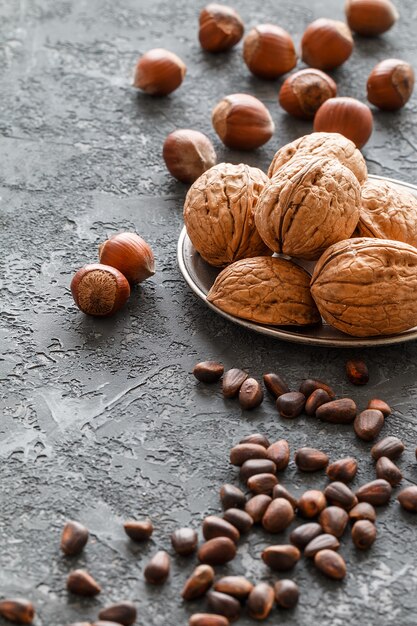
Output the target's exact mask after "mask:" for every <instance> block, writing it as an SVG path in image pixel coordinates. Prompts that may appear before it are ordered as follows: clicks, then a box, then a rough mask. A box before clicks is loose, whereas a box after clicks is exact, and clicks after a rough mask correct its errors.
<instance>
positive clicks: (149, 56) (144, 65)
mask: <svg viewBox="0 0 417 626" xmlns="http://www.w3.org/2000/svg"><path fill="white" fill-rule="evenodd" d="M186 71H187V68H186V66H185V63H183V61H182V60H181V59H180V58H179V57H178V56H177V55H176V54H174V53H173V52H170V51H169V50H165V49H164V48H153V49H152V50H149V51H148V52H146V53H145V54H144V55H143V56H141V57H140V59H139V61H138V62H137V64H136V68H135V76H134V80H133V86H134V87H136V88H137V89H142V91H145V92H146V93H147V94H149V95H151V96H167V95H168V94H170V93H171V92H172V91H175V89H177V88H178V87H179V86H180V85H181V83H182V81H183V80H184V76H185V74H186Z"/></svg>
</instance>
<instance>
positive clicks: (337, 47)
mask: <svg viewBox="0 0 417 626" xmlns="http://www.w3.org/2000/svg"><path fill="white" fill-rule="evenodd" d="M352 51H353V37H352V33H351V32H350V30H349V27H348V26H347V25H346V24H345V23H344V22H339V21H338V20H329V19H327V18H319V19H318V20H315V21H314V22H312V23H311V24H310V25H309V26H307V28H306V30H305V31H304V34H303V37H302V39H301V55H302V59H303V61H304V63H306V64H307V65H310V66H311V67H316V68H317V69H319V70H331V69H333V68H335V67H339V65H342V63H344V62H345V61H347V59H348V58H349V57H350V55H351V54H352Z"/></svg>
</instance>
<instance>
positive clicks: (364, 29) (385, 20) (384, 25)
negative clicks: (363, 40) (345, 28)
mask: <svg viewBox="0 0 417 626" xmlns="http://www.w3.org/2000/svg"><path fill="white" fill-rule="evenodd" d="M345 13H346V19H347V22H348V24H349V27H350V28H351V30H353V31H354V32H355V33H357V34H358V35H363V36H365V37H375V36H377V35H382V33H385V32H386V31H387V30H389V29H390V28H391V27H392V26H393V25H394V24H395V22H396V21H397V20H398V18H399V15H398V11H397V9H396V8H395V6H394V5H393V4H392V2H390V0H347V1H346V5H345Z"/></svg>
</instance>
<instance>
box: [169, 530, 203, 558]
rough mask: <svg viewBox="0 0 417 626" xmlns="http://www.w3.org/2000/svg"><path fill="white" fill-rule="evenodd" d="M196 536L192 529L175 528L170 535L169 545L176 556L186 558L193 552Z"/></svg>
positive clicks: (196, 540) (195, 546)
mask: <svg viewBox="0 0 417 626" xmlns="http://www.w3.org/2000/svg"><path fill="white" fill-rule="evenodd" d="M197 543H198V536H197V533H196V531H195V530H194V529H193V528H177V530H174V532H173V533H172V535H171V544H172V547H173V548H174V550H175V552H176V553H177V554H181V555H182V556H188V555H189V554H192V553H193V552H195V549H196V548H197Z"/></svg>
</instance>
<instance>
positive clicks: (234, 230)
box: [184, 163, 271, 267]
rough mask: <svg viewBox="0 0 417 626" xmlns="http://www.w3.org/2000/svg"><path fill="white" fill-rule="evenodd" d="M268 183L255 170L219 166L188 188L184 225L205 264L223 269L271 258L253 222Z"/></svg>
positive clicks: (225, 165) (244, 166)
mask: <svg viewBox="0 0 417 626" xmlns="http://www.w3.org/2000/svg"><path fill="white" fill-rule="evenodd" d="M267 181H268V178H267V176H266V175H265V174H264V173H263V172H261V170H259V169H258V168H256V167H250V166H249V165H244V164H242V163H241V164H240V165H232V164H230V163H219V164H218V165H215V166H214V167H212V168H210V169H209V170H207V172H205V173H204V174H203V175H202V176H200V178H198V179H197V180H196V181H195V183H193V185H191V187H190V189H189V190H188V193H187V196H186V198H185V203H184V222H185V226H186V228H187V233H188V236H189V237H190V239H191V241H192V243H193V246H194V247H195V248H196V250H197V252H199V253H200V255H201V256H202V258H203V259H204V260H205V261H207V263H209V264H210V265H214V266H216V267H223V266H225V265H229V264H230V263H233V261H237V260H239V259H243V258H246V257H253V256H258V255H267V254H271V253H270V251H269V250H268V248H267V246H266V244H264V242H263V241H262V239H261V237H260V235H259V233H258V232H257V230H256V227H255V219H254V213H255V209H256V205H257V202H258V197H259V194H260V192H261V191H262V189H263V187H264V186H265V184H266V183H267ZM243 198H244V199H245V200H244V201H242V199H243Z"/></svg>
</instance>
